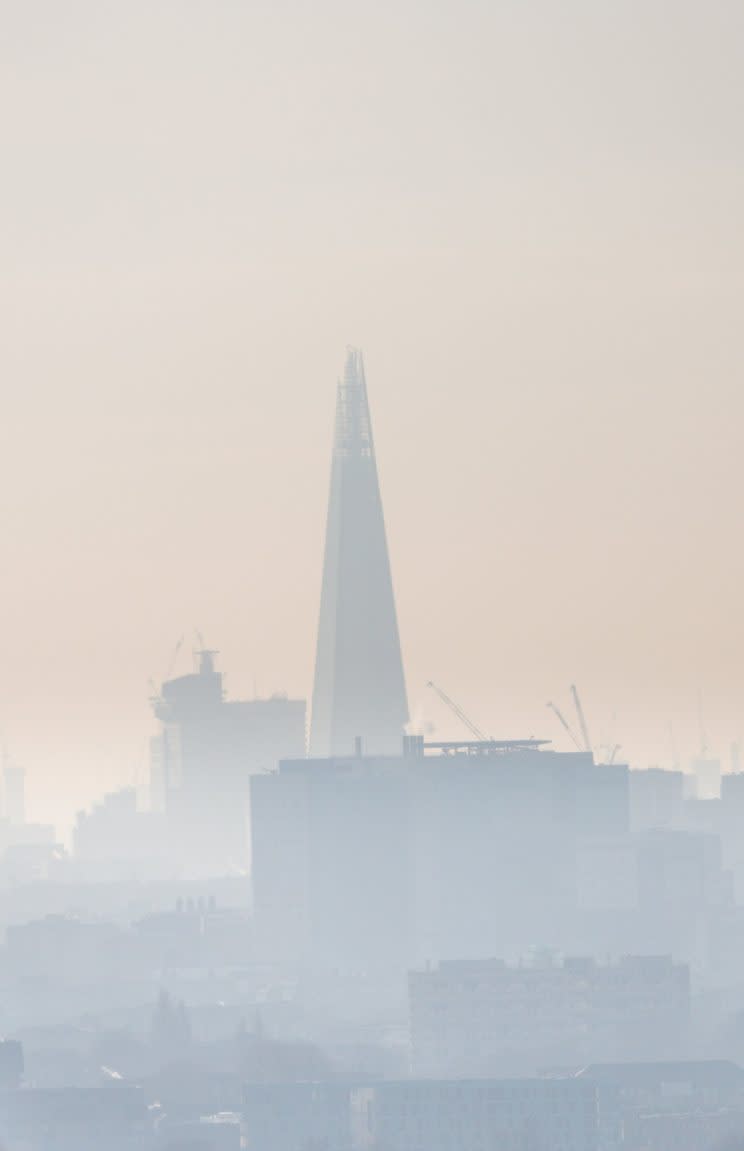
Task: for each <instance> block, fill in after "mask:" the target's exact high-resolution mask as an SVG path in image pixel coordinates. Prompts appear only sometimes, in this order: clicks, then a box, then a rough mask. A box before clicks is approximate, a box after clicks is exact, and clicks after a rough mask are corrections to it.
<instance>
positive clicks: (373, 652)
mask: <svg viewBox="0 0 744 1151" xmlns="http://www.w3.org/2000/svg"><path fill="white" fill-rule="evenodd" d="M407 721H408V703H407V699H406V688H405V680H404V675H403V661H402V659H401V652H400V639H399V636H398V621H397V618H396V613H395V599H394V596H393V584H392V579H391V575H390V562H389V558H388V550H387V540H386V536H385V523H384V518H383V513H382V501H381V498H380V488H379V483H378V478H377V464H376V462H375V448H374V441H373V438H372V424H371V421H370V414H369V404H368V402H367V385H366V382H365V376H364V364H363V362H362V355H361V352H359V351H358V350H356V349H353V348H351V349H349V351H348V354H347V358H346V367H345V370H344V376H343V380H342V381H341V382H340V383H339V385H338V395H337V400H336V432H335V440H334V447H333V465H332V470H331V491H330V497H329V501H328V523H327V529H326V546H325V563H324V569H323V586H322V592H321V602H320V623H319V627H318V646H317V655H316V663H315V685H314V689H313V710H312V727H311V733H310V754H311V755H313V756H321V757H323V756H328V755H348V754H349V753H350V752H351V751H352V749H353V747H354V744H355V740H357V739H361V740H362V743H363V746H364V748H365V750H366V751H367V752H369V753H371V754H375V755H386V754H395V753H397V752H398V750H399V747H400V739H401V735H402V732H403V728H404V726H405V724H406V722H407Z"/></svg>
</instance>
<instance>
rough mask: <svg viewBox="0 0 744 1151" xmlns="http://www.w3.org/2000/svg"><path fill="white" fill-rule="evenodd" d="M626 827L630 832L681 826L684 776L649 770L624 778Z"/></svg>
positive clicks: (670, 772) (653, 768) (674, 772)
mask: <svg viewBox="0 0 744 1151" xmlns="http://www.w3.org/2000/svg"><path fill="white" fill-rule="evenodd" d="M628 783H629V787H630V826H631V828H632V830H633V831H650V830H653V829H655V828H681V827H682V826H683V823H684V815H683V804H684V799H685V795H684V776H683V774H682V772H681V771H664V770H663V769H662V768H660V767H649V768H647V769H646V770H645V771H640V770H633V771H631V772H630V773H629V775H628Z"/></svg>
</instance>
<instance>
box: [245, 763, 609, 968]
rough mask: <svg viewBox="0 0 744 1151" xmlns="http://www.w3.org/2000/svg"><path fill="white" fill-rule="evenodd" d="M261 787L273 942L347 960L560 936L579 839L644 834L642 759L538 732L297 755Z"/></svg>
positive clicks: (259, 834) (263, 932) (260, 823)
mask: <svg viewBox="0 0 744 1151" xmlns="http://www.w3.org/2000/svg"><path fill="white" fill-rule="evenodd" d="M251 794H252V805H251V806H252V816H253V828H252V838H253V891H254V911H255V917H256V930H257V940H258V942H259V943H261V944H262V946H263V948H264V949H265V951H266V952H267V953H268V955H267V957H270V958H285V959H289V960H294V961H295V962H299V963H309V964H311V965H313V964H317V965H320V966H322V967H331V968H341V969H344V970H357V971H364V970H369V969H370V967H384V966H387V967H398V968H401V969H405V968H406V967H408V966H410V965H411V964H412V963H414V964H415V963H419V962H422V961H424V960H426V959H430V958H433V959H438V958H447V957H450V958H455V957H457V956H458V955H459V954H462V953H465V954H469V955H472V956H474V957H487V956H488V955H493V954H494V953H497V954H498V953H501V954H504V953H505V952H509V951H510V949H514V950H516V951H517V952H518V951H519V950H520V949H522V950H523V949H525V948H526V947H528V946H529V945H530V944H532V943H533V942H534V941H535V939H536V938H539V939H545V938H550V937H551V933H552V932H553V931H555V930H557V928H558V925H560V924H561V923H562V921H563V920H564V919H565V917H566V915H567V914H570V913H572V912H574V911H575V910H576V909H577V907H578V881H577V846H578V844H579V843H580V842H582V841H583V840H584V839H585V838H587V837H597V836H619V835H622V834H626V835H627V832H628V791H627V768H625V767H624V766H622V765H618V764H615V765H613V766H598V765H596V764H594V762H593V760H592V757H591V755H589V754H587V753H568V754H561V753H557V752H553V751H548V750H542V749H541V748H540V746H539V745H538V744H536V743H534V742H533V741H529V740H527V741H523V742H521V743H504V744H498V743H485V744H477V743H476V744H463V745H449V744H448V745H430V746H426V747H424V745H423V743H422V742H421V741H416V740H408V741H407V742H406V749H405V754H404V755H402V756H400V755H399V756H387V757H385V756H378V757H375V756H364V755H361V754H360V755H356V756H353V755H352V756H349V757H336V758H333V759H327V760H302V761H284V762H282V764H281V765H280V767H279V770H278V771H277V772H275V773H273V774H269V775H260V776H255V777H254V778H253V780H252V783H251Z"/></svg>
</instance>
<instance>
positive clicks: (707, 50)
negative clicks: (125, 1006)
mask: <svg viewBox="0 0 744 1151" xmlns="http://www.w3.org/2000/svg"><path fill="white" fill-rule="evenodd" d="M39 12H43V15H44V18H43V20H37V16H38V14H39ZM323 14H324V16H325V18H322V17H323ZM285 15H287V17H288V18H287V19H286V20H284V19H282V18H281V17H280V15H279V14H277V13H272V12H270V11H269V10H268V8H264V7H262V6H261V5H257V6H251V7H250V9H247V8H245V9H243V8H240V7H239V6H235V5H232V4H227V3H217V4H215V5H213V6H210V12H209V14H208V15H207V13H206V10H205V8H204V7H202V6H200V5H199V4H195V3H193V2H189V3H187V4H185V5H180V6H179V8H178V19H177V20H175V19H174V9H173V8H172V6H171V5H170V4H168V3H166V4H165V5H163V6H157V8H153V7H152V6H144V5H142V4H137V3H135V4H132V5H127V7H126V11H125V10H124V9H121V10H118V11H116V12H114V11H113V10H109V9H108V8H107V9H106V10H105V11H104V10H103V9H101V10H98V9H96V11H95V13H93V11H92V9H91V8H90V6H89V5H86V4H85V3H84V2H83V0H73V3H72V5H71V6H70V5H65V11H64V13H63V12H62V11H61V10H60V8H59V6H54V5H52V4H50V3H43V2H42V3H41V7H40V8H38V9H37V6H31V7H30V8H28V7H27V6H14V7H13V8H12V9H11V11H9V13H8V21H7V26H6V36H5V37H4V44H3V47H2V49H1V51H2V53H3V56H2V60H3V65H4V67H3V74H4V76H5V81H6V84H7V98H6V100H5V102H4V109H5V111H4V113H3V117H4V128H5V139H6V142H7V144H6V147H7V161H6V168H7V177H6V180H5V182H4V186H3V190H2V203H3V205H4V209H5V210H4V212H3V216H2V218H3V221H4V223H3V229H4V230H3V242H4V269H5V270H4V275H3V278H2V281H1V282H0V306H2V308H3V312H4V315H5V317H6V322H5V325H4V327H5V338H4V341H3V344H2V347H1V348H0V374H1V378H2V379H3V381H4V384H5V392H6V395H5V405H4V410H3V421H2V432H1V433H0V434H1V437H2V438H1V440H0V447H1V448H2V450H1V451H0V461H1V462H0V479H1V481H2V491H3V507H4V518H3V523H4V576H3V579H4V597H3V605H2V609H1V610H2V615H1V616H0V627H1V631H0V634H2V637H3V658H2V659H1V660H0V725H1V726H2V730H3V734H4V737H5V740H6V742H7V744H8V746H9V749H10V751H11V753H12V754H13V756H14V758H15V759H16V761H18V762H19V763H21V764H22V765H23V766H25V768H26V769H27V772H28V788H29V809H30V811H31V812H32V813H35V814H36V815H37V817H38V818H41V819H48V818H53V819H55V821H58V822H61V823H65V824H67V825H69V823H70V822H71V817H72V814H73V812H74V810H75V809H76V808H77V807H79V806H82V805H86V804H88V803H90V802H91V801H92V800H93V799H95V798H96V797H98V796H99V795H100V794H101V793H102V792H103V791H105V790H108V789H110V788H112V787H114V786H116V785H117V784H119V783H125V782H129V781H131V780H132V779H133V778H135V777H136V776H137V775H138V774H139V777H140V778H141V779H144V773H145V768H146V762H147V759H146V757H147V740H148V736H149V734H150V732H151V730H152V729H151V717H150V712H149V706H148V702H147V699H148V695H149V689H148V680H149V679H151V678H152V679H154V680H155V681H156V682H160V681H161V680H162V678H163V676H164V674H165V671H166V668H167V666H168V664H169V662H170V657H171V653H172V651H173V648H174V646H175V643H176V641H177V639H178V637H179V636H181V635H183V634H184V633H186V634H187V635H190V634H191V632H192V631H193V630H194V629H196V628H198V629H200V630H201V631H202V632H203V633H204V635H205V636H206V638H207V640H208V642H209V643H210V644H213V645H214V646H215V647H218V648H219V649H220V650H221V667H222V669H223V670H224V671H225V673H226V674H227V676H228V681H229V682H228V686H229V688H230V691H231V693H232V694H233V695H234V696H236V697H243V698H245V697H246V696H249V695H251V694H252V693H253V687H254V682H255V684H256V687H257V689H258V692H259V694H270V693H271V692H272V691H274V690H279V689H282V688H284V689H286V690H287V691H288V692H289V694H290V695H292V696H298V695H302V696H304V697H307V698H309V696H310V691H311V684H312V666H313V658H314V646H315V629H316V623H317V610H318V609H317V605H318V600H319V594H320V573H321V566H322V536H323V522H324V516H325V510H326V499H327V482H328V480H327V460H328V455H329V450H330V444H331V435H332V429H331V428H330V426H329V421H328V411H329V406H330V404H332V399H331V397H332V394H333V392H332V389H333V385H334V381H335V379H336V377H337V373H338V362H339V356H340V355H341V354H342V350H343V347H344V346H345V344H346V343H347V342H351V343H354V344H358V345H359V346H362V347H363V348H364V349H365V356H366V362H367V368H368V372H369V374H370V379H371V380H373V381H374V408H375V421H376V427H377V429H378V441H379V442H378V454H379V465H380V474H381V476H382V487H383V491H382V495H383V500H384V502H385V508H386V521H387V532H388V541H389V546H390V551H391V554H392V556H393V557H394V565H395V572H394V575H395V586H396V595H397V606H398V616H399V622H400V630H401V637H402V642H403V648H404V652H405V658H406V671H407V681H408V690H409V704H410V712H411V716H412V720H413V723H414V724H415V725H417V724H420V723H422V722H424V723H426V722H433V723H435V724H436V726H437V729H438V732H439V733H440V734H443V735H444V734H446V733H448V732H452V733H453V734H455V735H457V734H459V732H458V727H457V723H456V721H455V720H454V717H450V715H449V714H448V713H447V712H446V710H445V709H443V708H440V707H439V705H438V703H437V701H436V700H435V699H434V697H433V696H432V694H431V693H430V692H428V691H427V689H426V686H425V685H426V683H427V682H428V681H429V680H432V679H433V680H434V681H435V682H437V683H439V684H440V685H441V686H442V687H443V688H444V689H445V690H446V691H447V692H448V693H449V694H451V696H452V697H453V698H454V699H456V700H457V701H458V703H459V704H460V705H461V706H462V707H463V708H464V709H465V710H466V711H467V712H468V714H470V715H471V716H472V718H473V719H474V720H475V722H476V723H477V724H478V725H479V726H480V727H482V728H484V729H488V730H491V731H494V732H498V733H499V734H504V735H506V736H512V735H517V736H520V735H525V734H530V733H534V734H535V735H540V736H546V737H551V736H552V737H553V738H554V739H555V740H556V744H557V746H567V744H565V743H561V742H560V741H561V739H562V734H561V731H560V728H559V726H558V725H557V724H556V723H555V721H554V720H553V718H552V717H551V715H550V713H548V712H547V710H546V708H545V703H546V702H547V700H548V699H556V700H557V701H559V702H560V701H561V700H566V699H567V693H568V687H569V685H570V684H571V683H572V682H576V683H577V684H578V686H579V689H580V691H581V695H582V699H583V701H584V705H585V708H586V711H587V716H588V719H589V725H590V730H591V731H592V734H593V736H594V738H595V739H597V741H598V742H599V741H601V742H610V741H612V742H618V743H620V744H622V748H623V755H624V756H626V757H627V758H629V759H630V760H631V761H632V762H633V763H635V764H637V765H640V766H642V765H644V764H647V763H664V764H666V765H671V763H672V761H673V758H674V753H673V751H672V746H671V740H670V735H669V725H670V722H671V724H672V725H673V728H674V735H675V742H676V745H677V749H678V755H679V758H680V760H681V761H682V762H686V761H687V759H688V758H689V757H690V756H691V755H692V754H693V753H694V752H695V751H696V750H697V749H698V747H699V745H700V742H701V741H700V734H699V721H698V692H699V691H700V692H701V693H702V698H703V711H704V721H705V726H706V728H707V732H708V740H709V742H710V744H711V746H712V747H714V748H715V749H716V750H717V752H719V753H720V754H721V755H722V756H723V757H724V758H725V757H726V756H727V753H728V747H729V744H730V742H731V741H732V740H735V739H737V738H739V737H740V735H741V734H742V728H743V727H744V721H743V720H742V713H743V710H744V677H743V676H742V673H741V651H742V648H743V647H744V619H743V618H742V613H741V611H740V594H739V588H740V586H741V583H742V581H743V580H744V549H742V546H741V544H740V541H739V538H738V531H737V525H738V518H739V495H738V488H739V471H740V468H739V453H740V445H739V432H738V428H739V426H740V422H741V418H742V414H744V413H743V412H742V403H743V402H744V401H742V396H741V389H740V388H739V383H738V381H739V380H740V378H741V373H742V369H744V362H743V361H742V349H741V346H740V342H739V341H738V338H737V337H736V334H735V333H736V332H737V330H738V311H739V303H738V301H739V299H740V298H741V293H742V283H741V276H742V272H741V269H742V267H744V260H742V259H741V251H740V249H741V243H742V238H741V228H740V225H739V218H738V217H739V209H738V204H739V202H740V199H741V195H740V192H741V187H742V184H743V183H744V173H743V172H742V169H741V165H740V162H739V159H738V153H737V152H736V150H732V148H731V145H730V142H731V140H733V139H736V138H737V132H738V109H739V108H740V81H739V74H740V73H739V69H738V55H737V51H738V49H737V45H738V43H739V42H740V37H739V19H740V17H739V16H738V14H737V12H736V11H735V10H734V9H732V7H731V6H730V5H725V4H713V5H712V6H706V11H705V12H703V11H702V9H701V8H700V6H699V5H697V4H694V3H691V2H687V0H685V2H683V3H681V4H679V5H677V6H675V20H674V21H673V22H672V23H671V24H670V20H669V13H668V5H666V4H664V3H661V2H660V0H652V2H651V3H647V4H645V5H643V6H642V9H641V8H640V7H639V6H638V5H635V4H631V5H623V6H622V7H621V8H620V9H618V10H617V11H616V12H615V13H614V14H613V21H612V31H611V33H610V30H609V26H608V25H607V24H606V23H605V22H604V21H603V18H602V17H601V14H600V13H599V12H596V11H593V10H588V9H587V7H586V5H584V4H582V3H580V2H579V0H571V3H570V4H569V5H568V6H567V7H565V8H563V9H561V10H560V14H559V11H558V10H557V9H556V8H555V5H552V4H550V3H547V2H546V0H535V2H534V3H533V4H530V5H529V6H527V7H525V8H522V7H521V6H515V5H512V4H505V5H496V6H491V5H481V4H478V3H474V4H472V5H471V6H469V7H468V18H467V19H463V17H462V12H461V10H460V7H459V6H456V5H454V4H452V3H445V4H443V5H441V6H437V7H436V9H435V10H434V9H431V7H430V6H423V5H421V4H418V3H414V2H413V0H410V2H406V3H404V4H402V5H398V6H396V7H395V10H392V9H391V10H389V11H388V10H387V9H385V11H381V12H376V13H374V14H373V13H372V12H367V13H358V14H357V15H356V16H353V15H352V14H351V13H350V12H349V11H348V10H347V9H346V8H345V6H342V5H340V4H338V3H337V2H336V0H328V3H327V5H326V6H325V7H324V8H323V12H322V13H321V14H319V15H317V18H316V15H313V16H311V15H310V14H309V12H305V11H304V10H303V9H302V8H301V7H300V6H297V5H290V8H289V9H288V11H287V13H286V14H285ZM290 17H291V18H290ZM326 26H327V27H330V28H332V29H334V33H333V36H331V37H330V38H329V37H326V36H325V34H324V33H323V32H322V29H323V28H324V27H326ZM174 29H177V31H174ZM174 36H175V41H174ZM80 38H82V40H83V41H84V43H85V45H87V46H86V47H85V49H84V50H81V51H80V52H78V50H77V48H78V41H79V39H80ZM342 41H343V44H344V45H352V46H353V50H351V51H347V50H345V48H344V50H342V47H341V45H342ZM412 52H415V53H416V55H417V66H416V76H417V83H416V85H415V87H412V86H411V84H410V76H411V53H412ZM70 58H74V59H75V67H74V68H71V67H68V66H67V61H69V59H70ZM165 59H167V60H168V62H169V63H168V68H167V69H166V70H165V72H164V70H163V67H162V61H163V60H165ZM270 59H276V60H280V61H281V67H280V68H278V69H274V70H272V69H270V68H267V65H266V61H267V60H270ZM631 74H632V75H633V77H634V82H633V84H632V85H629V84H628V82H627V78H628V76H629V75H631ZM691 74H694V75H695V76H696V77H698V78H699V85H700V92H704V98H702V97H701V96H700V93H699V92H698V90H697V89H696V88H695V86H693V85H691V83H690V75H691ZM383 75H384V78H385V82H384V83H379V82H378V81H379V80H380V77H382V76H383ZM660 75H663V77H664V83H663V85H660V84H659V76H660ZM339 91H344V92H345V93H346V96H345V99H344V100H343V101H339V100H338V98H337V93H338V92H339ZM92 94H94V96H95V98H91V96H92ZM588 95H590V98H587V96H588ZM11 109H22V111H23V114H22V115H14V114H13V112H12V111H11ZM517 113H518V114H517ZM487 141H488V142H495V141H498V147H496V146H495V144H494V146H493V147H491V146H490V144H489V146H486V145H485V142H487ZM32 142H33V143H32ZM475 551H477V552H478V560H477V562H476V561H475V560H474V559H473V554H474V552H475ZM298 557H302V560H301V561H300V560H299V559H298ZM300 568H301V572H300ZM300 574H301V576H302V578H298V576H299V575H300ZM50 575H53V579H52V578H50ZM538 656H539V658H538ZM187 665H188V659H187V657H186V654H185V652H182V655H181V665H180V666H181V668H182V669H183V668H184V667H186V666H187ZM615 716H616V718H613V717H615Z"/></svg>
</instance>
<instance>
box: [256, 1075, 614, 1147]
mask: <svg viewBox="0 0 744 1151" xmlns="http://www.w3.org/2000/svg"><path fill="white" fill-rule="evenodd" d="M244 1126H245V1131H246V1138H247V1145H248V1146H249V1147H255V1148H259V1149H260V1151H307V1149H308V1148H323V1151H478V1149H481V1148H482V1149H487V1148H494V1149H495V1148H498V1149H499V1151H523V1149H524V1148H529V1151H597V1148H598V1143H597V1139H598V1130H599V1127H598V1113H597V1092H596V1088H595V1087H594V1085H593V1084H591V1083H588V1082H580V1081H578V1080H567V1079H561V1080H551V1081H546V1080H537V1079H502V1080H490V1081H489V1080H480V1081H479V1080H466V1079H463V1080H449V1081H443V1080H436V1081H432V1080H430V1081H416V1080H388V1081H384V1082H377V1083H369V1084H368V1083H352V1084H326V1083H291V1084H282V1085H278V1084H256V1085H251V1086H248V1087H246V1089H245V1100H244Z"/></svg>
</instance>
